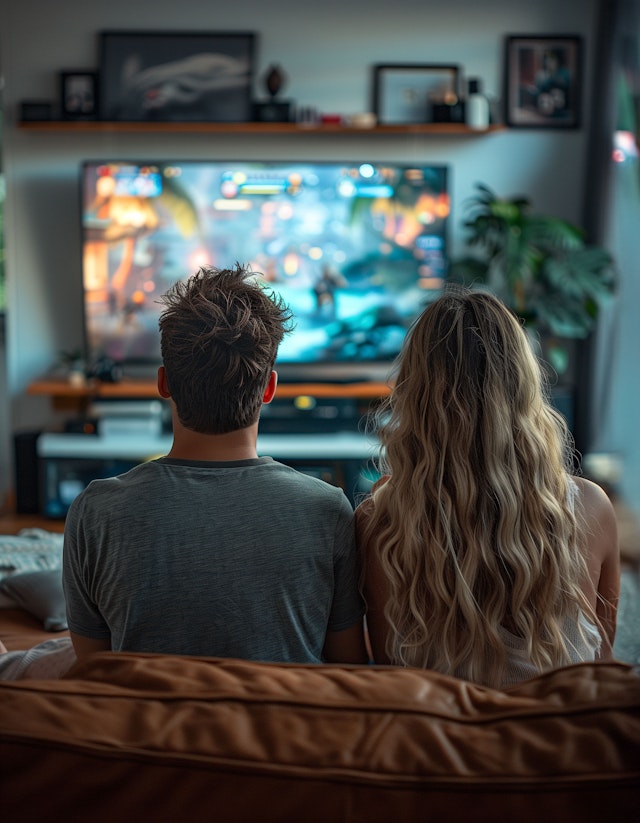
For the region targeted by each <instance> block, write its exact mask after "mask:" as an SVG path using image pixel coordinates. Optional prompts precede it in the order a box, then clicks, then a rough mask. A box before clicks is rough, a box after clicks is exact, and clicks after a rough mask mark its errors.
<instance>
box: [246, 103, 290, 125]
mask: <svg viewBox="0 0 640 823" xmlns="http://www.w3.org/2000/svg"><path fill="white" fill-rule="evenodd" d="M253 119H254V120H255V122H256V123H289V122H290V120H291V102H290V101H289V100H276V101H272V102H268V103H254V104H253Z"/></svg>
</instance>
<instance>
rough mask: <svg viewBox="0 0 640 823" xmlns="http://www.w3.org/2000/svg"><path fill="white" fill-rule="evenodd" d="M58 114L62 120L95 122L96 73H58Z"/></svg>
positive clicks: (96, 110)
mask: <svg viewBox="0 0 640 823" xmlns="http://www.w3.org/2000/svg"><path fill="white" fill-rule="evenodd" d="M60 113H61V116H62V119H63V120H97V118H98V73H97V72H95V71H62V72H60Z"/></svg>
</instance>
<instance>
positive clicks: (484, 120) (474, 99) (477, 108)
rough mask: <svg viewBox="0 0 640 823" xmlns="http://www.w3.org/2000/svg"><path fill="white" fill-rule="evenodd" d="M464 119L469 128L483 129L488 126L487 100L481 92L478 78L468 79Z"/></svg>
mask: <svg viewBox="0 0 640 823" xmlns="http://www.w3.org/2000/svg"><path fill="white" fill-rule="evenodd" d="M465 120H466V123H467V126H469V128H470V129H477V130H478V131H483V130H484V129H488V128H489V101H488V100H487V98H486V97H485V96H484V94H482V93H481V88H480V80H478V78H477V77H473V78H471V79H470V80H469V85H468V94H467V102H466V113H465Z"/></svg>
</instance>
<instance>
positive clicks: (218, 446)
mask: <svg viewBox="0 0 640 823" xmlns="http://www.w3.org/2000/svg"><path fill="white" fill-rule="evenodd" d="M257 439H258V425H257V423H256V424H255V425H253V426H249V427H248V428H246V429H237V430H236V431H232V432H229V433H228V434H199V433H198V432H194V431H191V430H189V429H185V428H184V427H182V426H181V425H177V426H176V425H175V421H174V430H173V445H172V446H171V451H170V452H169V454H168V455H167V457H172V458H174V459H176V460H207V461H213V462H221V461H230V460H251V459H253V458H256V457H257V456H258V453H257V451H256V441H257Z"/></svg>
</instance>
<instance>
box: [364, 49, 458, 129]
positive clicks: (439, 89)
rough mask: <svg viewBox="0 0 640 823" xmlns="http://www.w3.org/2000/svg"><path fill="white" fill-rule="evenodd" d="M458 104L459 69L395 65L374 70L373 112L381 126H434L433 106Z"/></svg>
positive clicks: (411, 64) (453, 66)
mask: <svg viewBox="0 0 640 823" xmlns="http://www.w3.org/2000/svg"><path fill="white" fill-rule="evenodd" d="M457 102H458V66H456V65H441V64H430V65H429V64H427V65H422V64H416V63H395V64H392V65H382V64H379V65H376V66H374V67H373V111H374V113H375V114H376V116H377V118H378V123H379V124H380V125H383V126H384V125H402V124H410V123H432V122H433V120H434V117H433V107H434V105H435V106H437V105H441V104H443V103H445V104H449V105H455V104H456V103H457Z"/></svg>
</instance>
